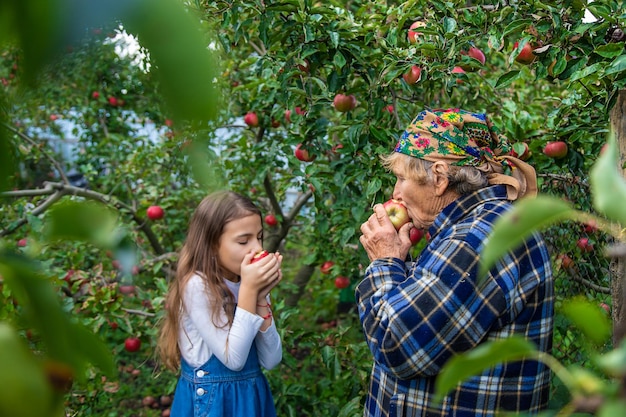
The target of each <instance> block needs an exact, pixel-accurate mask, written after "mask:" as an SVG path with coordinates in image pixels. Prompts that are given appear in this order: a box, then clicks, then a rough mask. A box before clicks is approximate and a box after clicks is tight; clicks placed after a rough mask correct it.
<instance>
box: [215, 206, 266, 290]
mask: <svg viewBox="0 0 626 417" xmlns="http://www.w3.org/2000/svg"><path fill="white" fill-rule="evenodd" d="M262 243H263V224H262V223H261V217H260V216H259V215H258V214H251V215H250V216H246V217H242V218H240V219H237V220H233V221H231V222H229V223H226V226H224V232H223V233H222V236H221V237H220V246H219V251H218V256H219V260H220V263H221V265H222V266H223V267H224V268H225V269H226V270H227V271H228V272H230V273H231V274H232V275H230V276H228V277H226V278H228V279H231V280H233V279H236V278H237V277H238V276H239V275H241V262H242V261H243V258H244V256H246V254H248V253H250V252H252V251H254V252H258V251H260V250H261V249H263V245H262Z"/></svg>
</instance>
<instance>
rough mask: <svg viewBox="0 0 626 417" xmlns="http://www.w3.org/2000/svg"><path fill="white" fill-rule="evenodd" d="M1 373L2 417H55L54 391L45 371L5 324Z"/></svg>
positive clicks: (0, 348) (1, 325)
mask: <svg viewBox="0 0 626 417" xmlns="http://www.w3.org/2000/svg"><path fill="white" fill-rule="evenodd" d="M0 369H2V372H0V384H1V385H2V389H1V390H0V416H7V417H8V416H11V417H49V416H51V411H52V402H53V401H52V398H53V396H52V389H51V386H50V384H48V381H47V378H46V375H45V373H44V370H43V368H42V367H41V366H40V364H39V363H38V362H37V361H36V359H35V356H34V355H33V354H32V352H31V351H30V350H29V349H28V346H26V343H24V340H22V339H21V338H20V336H19V335H18V334H17V331H16V330H15V329H14V328H13V327H11V326H10V325H9V324H7V323H2V322H0Z"/></svg>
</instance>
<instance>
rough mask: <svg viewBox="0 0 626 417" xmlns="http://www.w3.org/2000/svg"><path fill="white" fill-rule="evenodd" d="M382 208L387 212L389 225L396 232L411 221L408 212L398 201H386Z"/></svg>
mask: <svg viewBox="0 0 626 417" xmlns="http://www.w3.org/2000/svg"><path fill="white" fill-rule="evenodd" d="M383 207H384V208H385V210H386V211H387V215H388V216H389V220H391V223H392V224H393V226H394V227H395V228H396V230H399V229H400V228H401V227H402V226H403V225H405V224H406V223H408V222H409V221H410V220H411V219H410V218H409V212H408V211H407V209H406V207H405V206H404V204H402V202H401V201H400V200H396V199H394V198H392V199H391V200H387V201H385V202H384V203H383Z"/></svg>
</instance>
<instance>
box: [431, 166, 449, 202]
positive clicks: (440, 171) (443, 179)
mask: <svg viewBox="0 0 626 417" xmlns="http://www.w3.org/2000/svg"><path fill="white" fill-rule="evenodd" d="M449 169H450V166H449V165H448V164H447V163H445V162H443V161H437V162H435V163H433V166H432V172H433V186H434V188H435V195H436V196H442V195H443V194H444V193H445V192H446V190H447V189H448V184H450V180H449V179H448V171H449Z"/></svg>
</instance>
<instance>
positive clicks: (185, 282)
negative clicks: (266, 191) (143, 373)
mask: <svg viewBox="0 0 626 417" xmlns="http://www.w3.org/2000/svg"><path fill="white" fill-rule="evenodd" d="M262 242H263V224H262V221H261V211H260V210H259V209H258V208H257V207H256V206H255V205H254V203H252V201H250V200H249V199H247V198H245V197H243V196H241V195H239V194H236V193H234V192H229V191H219V192H216V193H213V194H211V195H209V196H208V197H206V198H205V199H204V200H203V201H202V202H201V203H200V205H199V206H198V208H197V209H196V211H195V213H194V214H193V217H192V219H191V223H190V225H189V232H188V235H187V240H186V241H185V244H184V246H183V248H182V250H181V253H180V259H179V261H178V268H177V271H176V278H175V279H174V280H173V281H172V282H171V284H170V289H169V292H168V294H167V297H166V304H165V306H166V307H165V308H166V316H165V321H164V323H163V326H162V328H161V333H160V336H159V342H158V350H159V353H160V356H161V359H162V360H163V362H164V364H165V365H166V366H167V367H168V368H170V369H172V370H174V371H176V370H178V368H179V367H180V370H181V373H180V377H179V380H178V384H177V386H176V392H175V393H174V402H173V404H172V408H171V416H172V417H200V416H202V417H205V416H207V417H210V416H220V417H254V416H263V417H271V416H276V410H275V408H274V402H273V400H272V395H271V393H270V391H269V385H268V383H267V380H266V379H265V376H264V375H263V373H262V372H261V366H263V368H265V369H272V368H274V367H275V366H276V365H278V364H279V363H280V361H281V359H282V344H281V341H280V337H279V335H278V332H277V330H276V326H275V324H274V320H273V318H272V310H271V305H270V297H269V293H270V290H271V289H272V288H274V287H275V286H276V284H278V283H279V282H280V280H281V279H282V271H281V269H280V266H281V263H282V260H283V257H282V255H280V254H278V253H275V254H269V255H268V256H265V257H262V258H260V257H259V258H260V259H258V260H257V259H256V258H255V259H253V257H254V256H255V254H257V253H259V251H261V250H262Z"/></svg>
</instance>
